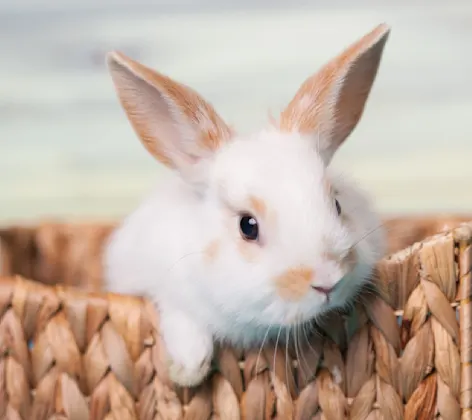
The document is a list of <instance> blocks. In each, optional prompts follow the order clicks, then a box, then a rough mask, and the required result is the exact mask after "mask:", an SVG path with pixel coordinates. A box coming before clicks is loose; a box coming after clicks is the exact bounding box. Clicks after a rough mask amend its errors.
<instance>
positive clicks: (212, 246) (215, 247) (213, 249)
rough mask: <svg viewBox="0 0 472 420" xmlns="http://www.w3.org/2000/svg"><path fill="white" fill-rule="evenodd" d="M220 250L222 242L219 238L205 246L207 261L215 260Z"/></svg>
mask: <svg viewBox="0 0 472 420" xmlns="http://www.w3.org/2000/svg"><path fill="white" fill-rule="evenodd" d="M219 250H220V242H219V241H218V239H215V240H213V241H211V242H210V243H209V244H208V245H207V247H206V248H205V251H203V253H204V256H205V261H206V262H208V263H212V262H213V261H215V260H216V257H217V256H218V252H219Z"/></svg>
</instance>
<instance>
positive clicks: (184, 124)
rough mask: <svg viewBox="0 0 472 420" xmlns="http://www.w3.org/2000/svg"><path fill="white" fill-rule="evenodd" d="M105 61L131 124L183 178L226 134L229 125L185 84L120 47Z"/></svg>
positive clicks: (148, 147)
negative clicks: (139, 61) (147, 65)
mask: <svg viewBox="0 0 472 420" xmlns="http://www.w3.org/2000/svg"><path fill="white" fill-rule="evenodd" d="M107 62H108V68H109V71H110V74H111V76H112V80H113V83H114V85H115V89H116V92H117V94H118V97H119V100H120V102H121V105H122V107H123V108H124V110H125V112H126V114H127V116H128V119H129V120H130V122H131V125H132V126H133V128H134V130H135V132H136V133H137V135H138V137H139V139H140V140H141V143H142V144H143V145H144V147H145V148H146V149H147V150H148V151H149V152H150V153H151V155H153V156H154V157H155V158H156V159H157V160H158V161H160V162H161V163H163V164H164V165H166V166H168V167H170V168H172V169H174V170H176V171H178V172H179V173H180V174H181V175H184V177H185V175H189V174H190V173H192V172H193V169H194V168H195V167H196V166H197V164H198V163H200V162H202V161H204V160H205V159H207V158H209V157H211V156H212V154H213V153H214V152H215V151H216V150H217V149H218V148H219V147H220V146H221V144H223V143H224V142H226V141H228V140H229V139H230V137H231V130H230V128H229V127H228V126H227V125H226V124H225V122H224V121H223V119H222V118H221V117H220V116H219V115H218V114H217V113H216V111H215V110H214V108H213V107H212V106H211V105H210V104H209V103H208V102H206V101H205V100H204V99H203V98H202V97H201V96H200V95H199V94H198V93H197V92H195V91H194V90H192V89H191V88H190V87H188V86H185V85H183V84H182V83H178V82H177V81H175V80H172V79H171V78H169V77H167V76H165V75H163V74H161V73H159V72H157V71H154V70H152V69H150V68H148V67H146V66H144V65H142V64H141V63H138V62H136V61H134V60H132V59H131V58H129V57H126V56H125V55H124V54H122V53H119V52H112V53H110V54H108V57H107Z"/></svg>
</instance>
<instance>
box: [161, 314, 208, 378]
mask: <svg viewBox="0 0 472 420" xmlns="http://www.w3.org/2000/svg"><path fill="white" fill-rule="evenodd" d="M166 312H167V313H165V315H164V314H163V317H162V323H161V328H162V333H163V339H164V343H165V346H166V349H167V354H168V356H167V357H168V359H167V368H168V372H169V377H170V380H171V381H173V382H174V383H176V384H177V385H180V386H185V387H193V386H196V385H199V384H200V383H201V382H202V381H203V380H204V379H205V377H206V376H207V374H208V373H209V371H210V366H211V361H212V358H213V340H212V337H211V335H210V334H208V332H207V331H205V330H203V329H202V328H201V327H200V326H199V325H197V324H195V322H194V321H192V320H191V319H190V318H189V317H187V316H186V315H185V314H182V313H181V312H175V311H172V313H169V312H168V311H166Z"/></svg>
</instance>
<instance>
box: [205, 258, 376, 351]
mask: <svg viewBox="0 0 472 420" xmlns="http://www.w3.org/2000/svg"><path fill="white" fill-rule="evenodd" d="M371 273H372V267H371V266H369V265H367V264H359V265H357V266H356V267H355V269H354V270H353V271H352V272H350V273H348V274H347V275H346V276H344V277H343V278H342V279H341V280H340V281H339V283H338V284H337V286H336V288H335V289H334V291H333V293H332V294H331V295H330V298H329V300H322V301H310V300H308V299H307V300H305V301H303V302H300V303H299V304H296V303H293V304H289V303H281V302H278V304H277V305H274V306H273V308H272V309H273V311H272V312H271V313H270V315H269V314H268V313H267V311H263V310H261V313H264V314H266V315H267V316H260V317H257V316H254V317H253V319H252V320H248V318H245V316H244V315H245V314H244V313H245V312H246V313H247V312H248V311H245V308H244V307H242V308H241V311H240V312H239V313H228V314H226V316H222V314H221V313H220V314H219V317H218V318H219V320H220V321H221V322H222V323H221V324H220V323H219V324H218V325H214V327H215V328H214V332H215V338H216V340H217V341H219V342H224V343H229V344H231V345H233V346H236V347H243V348H254V347H260V346H262V345H264V344H266V343H268V342H271V343H274V342H285V340H287V339H288V340H289V341H293V340H294V339H295V335H298V336H299V338H298V339H300V337H302V338H303V339H304V340H305V339H307V336H308V335H309V334H311V333H313V332H314V331H315V330H317V329H318V328H319V327H321V328H323V325H324V323H323V319H324V317H325V316H327V315H331V314H334V315H335V316H339V317H343V316H346V315H347V314H349V312H350V311H351V310H352V308H353V307H354V304H355V303H356V302H357V301H358V300H359V299H360V297H359V295H360V293H361V292H362V290H363V289H364V288H365V287H369V288H370V287H371V284H370V283H371V282H370V280H369V279H370V277H371ZM269 319H270V320H271V321H272V322H268V320H269Z"/></svg>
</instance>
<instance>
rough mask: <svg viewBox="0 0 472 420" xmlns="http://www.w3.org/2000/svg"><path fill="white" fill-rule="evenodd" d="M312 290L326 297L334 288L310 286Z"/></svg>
mask: <svg viewBox="0 0 472 420" xmlns="http://www.w3.org/2000/svg"><path fill="white" fill-rule="evenodd" d="M311 287H312V288H313V290H316V291H317V292H319V293H323V294H324V295H326V296H327V297H328V296H329V294H330V293H331V292H332V291H333V289H334V287H321V286H311Z"/></svg>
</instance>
